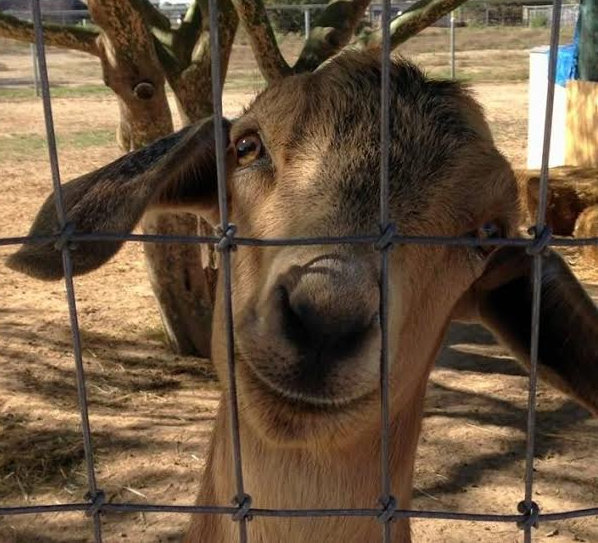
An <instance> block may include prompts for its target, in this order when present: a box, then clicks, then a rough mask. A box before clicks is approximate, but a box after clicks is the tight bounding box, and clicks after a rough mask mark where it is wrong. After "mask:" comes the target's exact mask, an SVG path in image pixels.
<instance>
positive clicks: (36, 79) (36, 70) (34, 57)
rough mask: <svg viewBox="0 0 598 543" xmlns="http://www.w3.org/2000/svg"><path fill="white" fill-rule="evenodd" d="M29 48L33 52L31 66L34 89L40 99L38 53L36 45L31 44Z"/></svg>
mask: <svg viewBox="0 0 598 543" xmlns="http://www.w3.org/2000/svg"><path fill="white" fill-rule="evenodd" d="M29 48H30V50H31V64H32V67H33V88H34V89H35V96H37V97H39V95H40V92H39V65H38V63H37V53H36V51H35V45H34V44H31V45H30V46H29Z"/></svg>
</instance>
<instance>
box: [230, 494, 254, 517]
mask: <svg viewBox="0 0 598 543" xmlns="http://www.w3.org/2000/svg"><path fill="white" fill-rule="evenodd" d="M233 504H234V505H237V506H238V507H239V509H238V510H237V511H236V512H235V513H233V520H236V521H241V520H245V519H247V520H251V519H252V518H253V517H252V515H251V496H250V495H249V494H241V495H240V496H235V497H234V498H233Z"/></svg>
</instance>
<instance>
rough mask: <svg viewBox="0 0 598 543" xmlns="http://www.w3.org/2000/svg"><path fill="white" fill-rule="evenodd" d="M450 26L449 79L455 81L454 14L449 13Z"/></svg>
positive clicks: (452, 12)
mask: <svg viewBox="0 0 598 543" xmlns="http://www.w3.org/2000/svg"><path fill="white" fill-rule="evenodd" d="M450 21H451V25H450V35H451V39H450V42H451V46H450V47H451V79H455V12H454V11H451V18H450Z"/></svg>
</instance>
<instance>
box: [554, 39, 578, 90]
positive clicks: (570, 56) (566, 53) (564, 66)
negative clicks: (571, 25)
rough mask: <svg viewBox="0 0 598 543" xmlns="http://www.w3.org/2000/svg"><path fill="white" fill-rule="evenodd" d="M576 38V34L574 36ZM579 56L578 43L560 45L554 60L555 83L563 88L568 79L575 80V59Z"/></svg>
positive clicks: (576, 75)
mask: <svg viewBox="0 0 598 543" xmlns="http://www.w3.org/2000/svg"><path fill="white" fill-rule="evenodd" d="M575 37H576V38H577V34H576V36H575ZM578 55H579V41H576V40H574V42H573V43H570V44H567V45H561V46H560V47H559V54H558V55H557V59H556V75H555V83H556V84H557V85H560V86H561V87H564V86H565V85H566V84H567V81H569V80H570V79H577V78H578V74H577V58H578Z"/></svg>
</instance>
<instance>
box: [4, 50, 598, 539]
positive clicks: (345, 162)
mask: <svg viewBox="0 0 598 543" xmlns="http://www.w3.org/2000/svg"><path fill="white" fill-rule="evenodd" d="M390 70H391V82H390V93H391V94H390V96H391V110H390V146H389V153H390V213H391V220H392V221H393V222H394V223H395V224H396V225H397V226H398V228H399V230H400V232H401V233H403V234H405V235H409V236H429V235H438V236H471V237H474V238H484V239H488V238H493V237H507V236H509V237H517V236H518V232H519V228H518V227H519V207H518V191H517V185H516V181H515V178H514V175H513V171H512V169H511V167H510V165H509V164H508V162H507V161H506V159H505V158H504V157H503V156H502V155H501V154H500V152H499V151H498V150H497V149H496V147H495V145H494V143H493V140H492V135H491V133H490V130H489V127H488V125H487V123H486V121H485V119H484V116H483V112H482V110H481V107H480V106H479V105H478V104H477V103H476V101H475V100H474V99H473V98H472V97H471V96H470V95H469V93H468V92H467V90H466V89H464V88H463V87H462V86H461V85H459V84H458V83H455V82H451V81H436V80H431V79H428V78H427V77H425V76H424V75H423V74H422V72H420V71H419V70H418V69H417V68H416V67H414V66H413V65H411V64H409V63H407V62H405V61H403V60H400V59H395V60H393V61H392V63H391V68H390ZM380 79H381V76H380V61H379V59H378V57H377V56H375V55H374V54H371V53H363V52H347V53H344V54H341V55H339V56H337V57H336V58H334V59H332V60H331V61H329V62H327V63H326V64H325V65H324V66H322V67H321V68H320V69H319V70H317V71H316V72H314V73H310V74H301V75H297V76H293V77H290V78H287V79H285V80H282V81H280V82H277V83H275V84H273V85H271V86H270V87H269V88H267V89H266V90H265V91H263V92H262V93H261V94H260V95H259V96H258V97H257V98H256V99H255V101H254V102H253V103H252V105H251V106H250V107H249V108H248V109H247V110H246V111H245V113H243V115H241V116H240V117H239V118H238V119H236V120H234V121H233V122H229V121H223V122H224V126H223V128H224V132H225V133H226V142H224V143H225V144H226V165H227V184H228V195H229V196H228V197H229V205H230V214H231V220H232V221H233V222H234V223H235V224H236V226H237V228H238V232H239V234H240V235H243V236H246V237H259V238H281V237H318V236H348V235H378V234H379V222H378V217H379V215H378V209H379V208H378V202H379V194H380V188H379V183H378V179H379V174H380V148H379V121H378V119H379V115H380V104H379V96H380ZM213 130H214V121H213V120H210V119H208V120H206V121H204V122H202V123H199V124H197V125H194V126H190V127H187V128H185V129H183V130H181V131H180V132H177V133H175V134H172V135H170V136H168V137H166V138H164V139H162V140H160V141H157V142H156V143H153V144H152V145H150V146H148V147H146V148H144V149H141V150H139V151H136V152H133V153H131V154H129V155H126V156H124V157H122V158H120V159H119V160H117V161H115V162H114V163H112V164H110V165H108V166H105V167H104V168H101V169H99V170H97V171H95V172H92V173H90V174H88V175H85V176H83V177H81V178H79V179H76V180H74V181H71V182H69V183H67V184H65V185H64V197H65V202H66V204H65V205H66V209H67V218H68V221H69V222H70V223H72V224H74V225H75V226H76V229H77V232H80V233H86V232H94V231H108V232H130V231H131V230H132V229H133V228H134V226H135V225H136V223H137V222H138V221H139V219H140V218H141V216H142V214H143V213H144V212H146V211H147V210H151V209H159V208H172V209H185V210H189V209H191V210H194V211H195V212H197V213H199V214H201V215H203V216H205V217H208V218H210V219H211V220H212V221H213V222H214V223H216V222H217V220H218V219H217V188H216V187H217V183H216V159H215V143H214V138H213ZM57 231H59V224H58V220H57V218H56V212H55V210H54V204H53V202H52V201H51V200H48V201H47V202H46V203H45V204H44V206H43V207H42V209H41V210H40V212H39V214H38V216H37V218H36V220H35V222H34V224H33V226H32V229H31V234H34V235H42V234H53V233H56V232H57ZM121 244H122V242H120V241H96V242H91V241H80V242H78V247H77V249H76V250H75V251H74V252H73V253H72V257H73V267H74V271H75V273H86V272H89V271H91V270H93V269H95V268H97V267H99V266H100V265H101V264H102V263H104V262H105V261H106V260H108V259H109V258H110V257H111V256H112V255H113V254H115V253H116V252H117V251H118V249H119V247H120V245H121ZM232 260H233V269H232V277H233V315H234V322H235V354H236V360H237V382H238V400H239V406H240V419H241V424H242V426H241V442H242V452H243V466H244V475H245V484H246V487H247V488H248V489H249V490H250V492H251V494H252V497H253V505H254V506H255V507H262V508H362V507H374V506H375V504H376V503H377V499H378V497H379V493H380V489H379V481H380V466H379V455H380V450H379V449H380V445H379V438H378V436H379V434H380V431H381V423H380V413H379V409H380V408H379V405H380V393H379V359H380V335H381V334H380V326H379V313H378V312H379V273H380V258H379V252H378V251H377V250H376V249H375V248H374V247H373V246H366V245H347V244H342V245H334V246H331V245H327V246H303V247H300V248H297V247H294V248H292V247H268V248H263V247H262V248H257V247H249V246H240V247H238V250H237V251H236V252H235V253H234V255H233V257H232ZM531 262H532V257H531V256H529V255H528V254H527V253H526V250H525V248H523V247H497V246H488V245H479V246H475V247H469V246H430V245H427V246H424V245H403V246H400V247H395V248H394V249H393V250H392V253H391V256H390V286H389V307H390V317H389V323H388V329H389V330H390V345H389V353H390V443H391V454H390V470H391V478H392V488H393V490H394V493H395V496H396V498H397V502H398V507H400V508H408V507H409V504H410V500H411V493H412V475H413V465H414V456H415V451H416V446H417V441H418V436H419V432H420V427H421V421H422V406H423V400H424V394H425V389H426V383H427V380H428V376H429V373H430V371H431V368H432V365H433V363H434V359H435V358H436V356H437V353H438V350H439V348H440V345H441V342H442V339H443V336H444V334H445V331H446V329H447V326H448V325H449V323H450V322H451V320H453V319H462V320H468V321H475V322H481V323H482V324H484V325H485V326H486V327H488V328H489V329H490V330H491V331H492V332H493V333H494V334H495V335H496V336H497V337H498V338H499V339H500V340H501V341H502V342H504V343H505V344H506V345H507V346H508V347H509V348H510V349H511V350H512V351H513V352H514V354H515V355H516V356H517V357H518V358H519V359H521V360H522V361H523V362H524V363H526V362H528V358H529V354H528V353H529V347H530V314H531V298H532V296H531V291H532V287H531V284H532V281H531V278H530V275H531ZM9 265H10V266H12V267H13V268H15V269H18V270H21V271H24V272H26V273H29V274H31V275H33V276H35V277H39V278H42V279H57V278H59V277H61V276H62V273H63V272H62V264H61V260H60V255H59V253H58V252H57V251H56V250H55V249H54V247H53V246H52V245H51V244H45V245H44V244H42V245H26V246H23V247H22V248H21V249H20V250H19V251H18V252H17V253H16V254H14V255H13V256H12V257H11V259H10V261H9ZM223 299H224V293H223V287H222V281H219V284H218V292H217V296H216V300H217V302H216V306H215V311H214V325H213V340H212V360H213V363H214V365H215V367H216V370H217V373H218V375H219V378H220V380H221V382H222V384H223V387H224V388H225V390H226V388H227V386H228V384H227V374H226V341H225V339H224V337H223V335H224V334H223V326H224V324H223V323H224V320H223V311H224V310H223V306H224V304H223ZM541 308H542V309H541V328H540V336H541V337H540V341H541V343H540V351H539V363H540V374H541V375H543V376H544V377H546V378H547V379H548V380H549V381H550V382H551V383H552V384H554V385H555V386H557V387H558V388H560V389H561V390H563V391H565V392H566V393H568V394H569V395H572V396H573V397H574V398H575V399H576V400H577V401H579V402H581V403H582V404H583V405H584V406H586V407H587V408H588V409H590V410H591V411H592V412H593V413H597V412H598V346H597V343H596V339H597V338H598V311H597V310H596V307H595V306H594V304H593V302H592V300H591V299H590V298H589V296H588V295H587V294H586V293H585V291H584V290H583V288H582V286H581V285H580V284H579V283H578V282H577V280H576V279H575V277H574V276H573V274H572V273H571V272H570V271H569V269H568V268H567V265H566V264H565V263H564V261H563V260H562V259H561V258H560V257H559V256H558V255H557V254H556V253H555V252H552V251H548V253H547V256H546V257H545V261H544V266H543V276H542V305H541ZM229 424H230V423H229V413H228V407H227V403H226V402H224V401H223V402H221V404H220V408H219V411H218V415H217V419H216V423H215V428H214V432H213V436H212V441H211V447H210V452H209V458H208V462H207V467H206V469H205V473H204V475H203V482H202V486H201V491H200V493H199V498H198V501H197V503H198V504H202V505H207V504H226V503H229V501H230V498H231V497H232V496H233V495H234V494H235V485H234V476H233V470H232V466H231V457H232V451H231V443H230V438H229V436H230V432H229V430H230V428H229ZM237 530H238V527H237V524H236V523H234V522H231V521H230V519H228V518H225V517H223V516H219V515H199V514H198V515H194V516H193V517H192V520H191V525H190V528H189V531H188V533H187V536H186V539H185V541H186V542H187V543H229V542H231V541H235V540H236V538H237V537H238V532H237ZM248 530H249V539H250V541H252V542H256V543H258V542H259V543H279V542H280V541H286V542H288V543H299V542H306V541H314V542H323V541H344V542H346V543H364V542H371V541H377V540H378V539H379V537H380V528H379V525H378V523H377V522H376V520H375V519H372V518H370V519H367V518H317V519H300V518H263V517H260V518H256V519H254V520H253V521H252V522H251V523H249V528H248ZM392 534H393V541H395V542H400V543H408V542H410V541H411V536H410V528H409V521H408V519H401V520H399V521H398V522H395V523H393V524H392Z"/></svg>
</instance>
